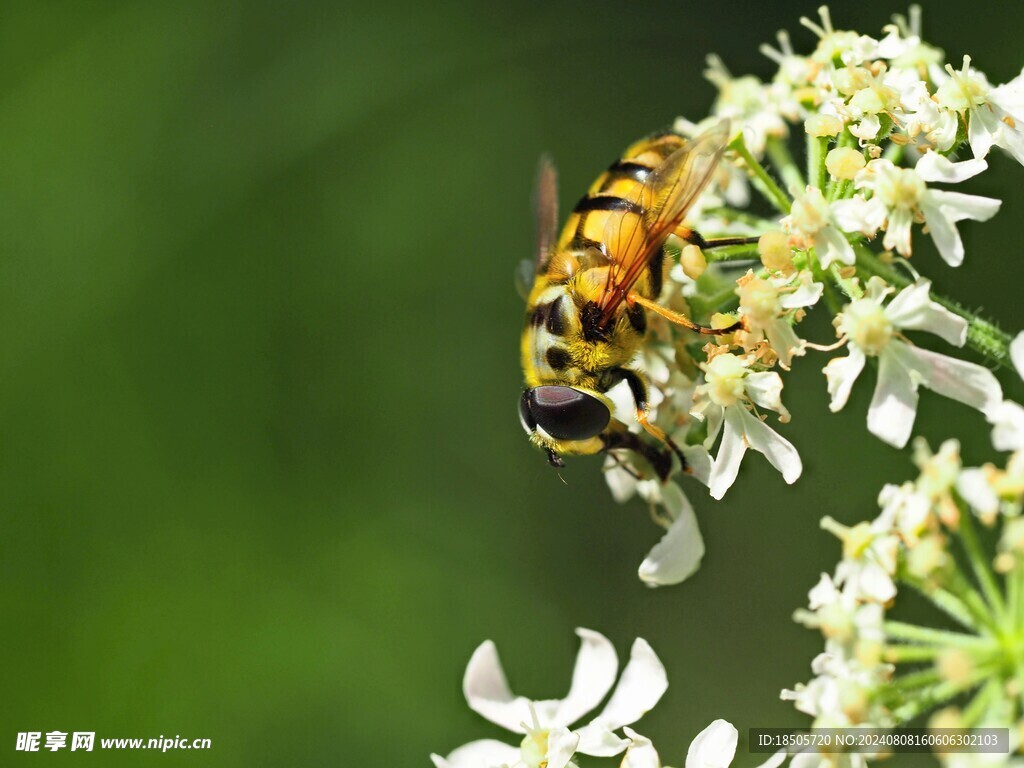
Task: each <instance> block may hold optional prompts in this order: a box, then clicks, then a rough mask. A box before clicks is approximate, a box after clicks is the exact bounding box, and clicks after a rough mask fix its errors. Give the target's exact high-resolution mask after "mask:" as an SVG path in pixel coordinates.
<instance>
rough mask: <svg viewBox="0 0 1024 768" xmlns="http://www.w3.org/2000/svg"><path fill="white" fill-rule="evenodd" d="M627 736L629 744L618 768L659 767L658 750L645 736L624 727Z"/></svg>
mask: <svg viewBox="0 0 1024 768" xmlns="http://www.w3.org/2000/svg"><path fill="white" fill-rule="evenodd" d="M623 730H624V731H625V732H626V735H627V736H628V737H629V740H630V745H629V747H628V749H626V754H625V755H624V756H623V758H622V764H621V765H620V767H619V768H661V758H660V757H658V751H657V750H656V749H655V748H654V745H653V744H651V740H650V739H648V738H647V737H646V736H641V735H640V734H639V733H637V732H636V731H634V730H633V729H632V728H624V729H623Z"/></svg>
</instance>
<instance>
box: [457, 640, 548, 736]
mask: <svg viewBox="0 0 1024 768" xmlns="http://www.w3.org/2000/svg"><path fill="white" fill-rule="evenodd" d="M462 692H463V693H464V694H465V696H466V703H467V704H469V708H470V709H472V710H473V711H474V712H476V713H477V714H479V715H482V716H483V717H486V718H487V719H488V720H490V721H491V722H492V723H496V724H497V725H500V726H501V727H502V728H505V729H506V730H509V731H512V732H513V733H526V729H525V728H523V725H522V724H523V723H524V722H530V721H531V720H532V715H531V714H530V701H529V700H528V699H525V698H523V697H522V696H513V695H512V691H510V690H509V687H508V681H507V680H506V679H505V670H503V669H502V667H501V659H500V658H499V657H498V649H497V648H496V647H495V645H494V643H493V642H491V641H490V640H486V641H484V642H483V643H481V644H480V645H479V647H478V648H477V649H476V650H475V651H473V655H472V656H471V657H470V659H469V664H467V665H466V674H465V675H464V676H463V678H462Z"/></svg>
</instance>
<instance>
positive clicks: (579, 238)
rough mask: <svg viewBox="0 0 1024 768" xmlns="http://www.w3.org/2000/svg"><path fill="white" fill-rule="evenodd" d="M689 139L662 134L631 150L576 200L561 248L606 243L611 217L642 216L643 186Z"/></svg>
mask: <svg viewBox="0 0 1024 768" xmlns="http://www.w3.org/2000/svg"><path fill="white" fill-rule="evenodd" d="M686 141H687V140H686V139H685V138H683V137H682V136H679V135H678V134H675V133H661V134H655V135H653V136H649V137H647V138H646V139H641V140H640V141H638V142H636V143H635V144H633V145H632V146H631V147H630V148H629V149H627V150H626V151H625V152H624V153H623V155H622V158H621V159H619V160H616V161H615V162H614V163H612V164H611V165H610V166H609V167H608V170H606V171H605V172H604V173H602V174H601V175H600V176H598V177H597V179H596V180H595V181H594V183H593V184H591V185H590V189H589V190H587V194H585V195H584V196H583V197H582V198H580V201H579V202H578V203H576V207H575V208H573V210H572V213H571V214H570V215H569V219H568V221H566V223H565V227H564V228H563V229H562V234H561V237H559V239H558V249H559V250H561V249H571V250H577V249H582V248H586V247H587V246H588V245H593V244H596V243H600V242H602V240H603V239H604V233H605V232H606V231H607V229H608V219H609V217H612V216H637V217H639V216H641V215H642V214H643V211H642V210H641V209H640V206H639V205H638V204H637V203H636V202H634V201H635V200H638V199H639V198H640V194H639V193H640V188H641V187H642V186H643V183H644V182H645V181H646V180H647V177H648V175H649V174H650V173H651V171H652V170H654V169H655V168H657V167H658V166H659V165H661V163H662V161H664V160H665V158H666V157H668V156H669V155H671V154H672V153H673V152H675V151H676V150H677V149H679V148H680V147H682V146H683V145H685V144H686Z"/></svg>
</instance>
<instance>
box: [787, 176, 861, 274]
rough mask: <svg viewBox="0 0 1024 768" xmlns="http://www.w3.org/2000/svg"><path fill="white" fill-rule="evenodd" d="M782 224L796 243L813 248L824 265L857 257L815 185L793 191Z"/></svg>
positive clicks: (852, 259) (827, 265)
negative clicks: (797, 191)
mask: <svg viewBox="0 0 1024 768" xmlns="http://www.w3.org/2000/svg"><path fill="white" fill-rule="evenodd" d="M782 227H783V229H785V230H786V231H787V232H789V233H790V234H792V235H793V236H794V239H795V240H797V244H798V245H801V246H802V247H804V248H814V251H815V253H816V254H817V256H818V261H820V262H821V266H822V267H824V268H826V269H827V268H828V267H829V265H830V264H831V263H832V262H833V261H839V262H842V263H843V264H853V263H854V262H855V261H856V256H855V255H854V253H853V247H852V246H851V245H850V243H849V242H847V240H846V237H844V236H843V233H842V232H840V231H839V227H838V226H837V222H836V219H835V216H834V214H833V212H832V209H831V208H830V207H829V203H828V201H827V200H826V199H825V196H824V195H823V194H822V193H821V190H820V189H818V188H817V187H812V186H808V187H807V189H806V190H804V193H803V194H802V195H801V194H799V193H798V194H797V195H796V199H795V200H794V201H793V207H792V209H791V211H790V214H789V216H787V217H785V218H784V219H783V220H782Z"/></svg>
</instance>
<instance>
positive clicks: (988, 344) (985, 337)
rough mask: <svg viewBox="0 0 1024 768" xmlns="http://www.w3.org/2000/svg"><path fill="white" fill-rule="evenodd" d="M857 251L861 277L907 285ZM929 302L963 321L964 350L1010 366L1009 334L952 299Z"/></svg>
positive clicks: (862, 250) (874, 257) (869, 254)
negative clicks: (876, 277) (964, 328)
mask: <svg viewBox="0 0 1024 768" xmlns="http://www.w3.org/2000/svg"><path fill="white" fill-rule="evenodd" d="M855 250H856V251H857V268H858V270H860V272H861V273H862V274H863V275H864V276H865V277H870V276H872V275H878V276H879V277H881V278H882V279H883V280H885V281H886V282H887V283H890V284H892V285H894V286H896V287H897V288H905V287H906V286H908V285H910V283H911V281H910V280H908V279H907V278H906V277H904V276H903V275H901V274H900V273H899V272H897V271H896V270H895V269H893V268H892V267H891V266H889V265H888V264H885V263H884V262H882V260H881V259H879V258H878V255H877V254H875V253H873V252H872V251H871V249H870V248H867V247H866V246H864V245H863V244H861V245H858V246H855ZM931 298H932V299H933V300H934V301H936V302H938V303H939V304H941V305H942V306H944V307H945V308H946V309H948V310H949V311H950V312H953V313H954V314H956V315H959V316H960V317H962V318H963V319H964V320H966V321H967V346H968V347H970V348H971V349H973V350H974V351H975V352H977V353H978V354H980V355H982V357H984V358H985V359H986V360H989V361H990V362H992V363H995V364H996V365H1000V366H1008V365H1010V341H1011V338H1010V334H1008V333H1006V332H1005V331H1004V330H1002V329H1001V328H1000V327H999V326H997V325H996V324H995V323H993V322H992V321H991V320H986V319H985V318H983V317H981V316H980V315H977V314H975V313H974V312H971V311H969V310H968V309H965V308H964V307H962V306H961V305H960V304H958V303H957V302H955V301H953V300H952V299H947V298H945V297H944V296H938V295H936V294H934V293H933V294H931Z"/></svg>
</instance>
